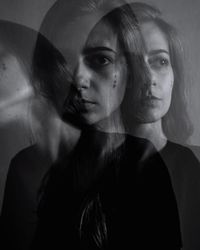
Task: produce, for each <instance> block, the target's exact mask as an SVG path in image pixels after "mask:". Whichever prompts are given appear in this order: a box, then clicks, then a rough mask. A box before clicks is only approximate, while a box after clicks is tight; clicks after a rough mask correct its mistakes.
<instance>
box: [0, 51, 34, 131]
mask: <svg viewBox="0 0 200 250" xmlns="http://www.w3.org/2000/svg"><path fill="white" fill-rule="evenodd" d="M31 95H32V88H31V86H30V84H29V80H28V77H27V76H26V75H25V73H24V72H23V70H22V67H21V64H20V62H19V60H18V59H17V58H16V56H15V55H12V54H11V53H9V52H8V51H7V50H6V49H5V48H4V47H3V46H0V126H3V125H6V124H7V123H8V122H11V121H14V120H19V119H20V120H23V119H27V117H26V115H27V109H28V102H29V101H28V100H29V98H30V96H31Z"/></svg>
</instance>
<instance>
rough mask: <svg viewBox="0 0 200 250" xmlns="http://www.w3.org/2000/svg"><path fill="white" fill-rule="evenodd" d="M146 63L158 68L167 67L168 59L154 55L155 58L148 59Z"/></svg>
mask: <svg viewBox="0 0 200 250" xmlns="http://www.w3.org/2000/svg"><path fill="white" fill-rule="evenodd" d="M148 63H149V65H150V66H151V67H153V68H156V69H159V68H163V67H168V66H169V64H170V61H169V59H167V58H164V57H155V58H152V59H149V61H148Z"/></svg>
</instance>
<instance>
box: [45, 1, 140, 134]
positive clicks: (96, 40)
mask: <svg viewBox="0 0 200 250" xmlns="http://www.w3.org/2000/svg"><path fill="white" fill-rule="evenodd" d="M100 2H101V3H100ZM100 2H97V1H89V3H88V5H85V6H87V8H86V7H85V8H82V7H81V4H80V5H76V6H74V9H73V8H71V9H70V13H71V12H73V11H74V15H72V14H70V17H69V16H68V15H67V13H66V12H67V11H69V9H66V11H65V17H66V15H67V18H65V19H64V18H63V17H62V15H61V16H59V17H57V19H59V21H58V20H57V21H56V22H55V23H57V24H58V23H59V26H58V27H57V28H55V30H51V31H49V30H48V25H47V22H48V18H47V20H46V21H45V22H44V24H43V26H42V29H41V32H42V33H44V34H45V35H46V36H47V37H48V39H51V41H52V43H53V44H54V46H55V47H56V48H57V49H58V50H59V51H60V52H61V54H62V56H63V57H64V58H65V62H66V67H67V69H68V71H69V73H70V75H71V77H72V86H71V92H70V94H71V95H72V96H70V98H69V99H70V100H72V101H71V103H72V106H73V105H74V106H76V108H75V113H76V116H78V117H79V119H80V120H81V122H83V123H85V124H88V125H94V126H95V127H97V128H99V129H101V130H106V131H110V130H113V126H116V124H117V125H118V124H119V123H120V106H121V103H122V101H123V99H124V96H125V92H126V89H127V85H129V83H130V82H131V81H130V79H132V80H133V79H134V78H135V77H136V74H135V71H136V72H138V70H139V66H138V64H140V63H141V62H140V57H141V48H140V47H141V43H140V34H139V32H138V28H137V24H136V19H135V16H134V14H133V13H132V11H131V9H130V7H129V6H128V5H124V6H123V7H119V8H116V9H114V7H115V6H116V5H114V4H113V5H112V4H110V3H109V5H108V4H107V3H106V2H105V1H100ZM58 3H60V2H58ZM71 7H73V6H71ZM62 10H63V8H62ZM109 10H110V12H109ZM56 11H58V10H56ZM62 12H63V11H62ZM52 15H53V14H51V15H50V16H51V17H52ZM60 19H61V20H62V22H60ZM50 21H51V20H50ZM55 23H54V25H52V24H51V26H53V27H55ZM52 32H53V34H54V36H52ZM141 61H142V60H141ZM135 67H138V70H135V71H134V69H135ZM132 72H133V73H132ZM138 75H139V74H138ZM66 103H68V104H69V102H66ZM108 118H109V119H108ZM114 130H115V129H114Z"/></svg>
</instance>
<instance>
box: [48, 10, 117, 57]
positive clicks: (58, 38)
mask: <svg viewBox="0 0 200 250" xmlns="http://www.w3.org/2000/svg"><path fill="white" fill-rule="evenodd" d="M53 43H54V45H55V46H56V47H57V48H58V49H59V50H60V51H62V52H64V51H71V52H73V51H74V52H80V51H82V50H83V48H84V47H85V46H91V47H96V46H100V45H101V46H109V47H110V46H112V47H113V46H116V36H115V35H114V33H113V32H112V29H111V27H110V26H109V25H108V24H106V23H105V22H104V21H100V22H99V16H97V15H94V14H93V15H86V16H83V17H77V18H76V19H75V20H73V21H71V22H69V23H66V24H63V25H62V26H61V27H59V29H58V30H57V32H56V34H55V37H54V41H53Z"/></svg>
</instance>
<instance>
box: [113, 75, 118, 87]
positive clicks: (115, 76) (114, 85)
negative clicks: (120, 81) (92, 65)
mask: <svg viewBox="0 0 200 250" xmlns="http://www.w3.org/2000/svg"><path fill="white" fill-rule="evenodd" d="M116 85H117V75H116V74H114V81H113V88H115V87H116Z"/></svg>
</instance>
